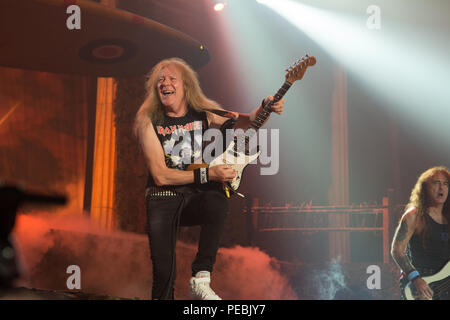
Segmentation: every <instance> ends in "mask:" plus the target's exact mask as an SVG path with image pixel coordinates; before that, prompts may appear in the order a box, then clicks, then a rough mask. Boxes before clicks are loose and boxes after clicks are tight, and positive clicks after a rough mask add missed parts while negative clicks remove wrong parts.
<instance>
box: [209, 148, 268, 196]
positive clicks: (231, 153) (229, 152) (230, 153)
mask: <svg viewBox="0 0 450 320" xmlns="http://www.w3.org/2000/svg"><path fill="white" fill-rule="evenodd" d="M235 145H236V143H235V141H232V142H231V143H230V144H229V145H228V147H227V149H226V150H225V151H224V153H222V154H221V155H220V156H218V157H217V158H215V159H214V160H213V161H211V162H210V164H209V167H214V166H217V165H220V164H227V165H229V166H231V167H232V168H233V169H234V170H236V172H237V174H236V177H235V178H234V179H233V181H232V182H231V183H230V186H231V187H232V188H233V190H237V189H238V188H239V185H240V184H241V178H242V172H243V171H244V169H245V167H246V166H247V165H248V164H249V163H251V162H253V161H254V160H256V159H258V157H259V155H260V154H261V151H260V150H258V151H257V152H256V153H254V154H251V155H247V154H245V152H244V150H238V151H235V150H234V149H235ZM258 149H259V148H258Z"/></svg>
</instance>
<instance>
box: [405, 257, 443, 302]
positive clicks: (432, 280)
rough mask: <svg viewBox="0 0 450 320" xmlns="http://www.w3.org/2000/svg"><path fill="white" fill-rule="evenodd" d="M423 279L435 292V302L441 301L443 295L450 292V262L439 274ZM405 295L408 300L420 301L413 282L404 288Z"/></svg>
mask: <svg viewBox="0 0 450 320" xmlns="http://www.w3.org/2000/svg"><path fill="white" fill-rule="evenodd" d="M422 279H423V280H425V282H426V283H427V284H428V286H429V287H430V288H431V290H433V292H434V294H433V300H435V299H439V296H440V294H441V293H443V292H445V291H449V290H450V261H449V262H447V264H446V265H445V266H444V267H443V268H442V269H441V270H440V271H439V272H436V273H435V274H433V275H431V276H428V277H423V278H422ZM403 294H404V296H405V298H406V300H417V299H418V295H417V292H416V288H415V287H414V284H413V283H412V282H411V281H410V282H408V284H407V285H406V286H405V287H404V288H403Z"/></svg>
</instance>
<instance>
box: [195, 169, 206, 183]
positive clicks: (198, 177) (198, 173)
mask: <svg viewBox="0 0 450 320" xmlns="http://www.w3.org/2000/svg"><path fill="white" fill-rule="evenodd" d="M208 171H209V170H208V168H198V169H195V170H194V183H196V184H205V183H208V181H209V172H208Z"/></svg>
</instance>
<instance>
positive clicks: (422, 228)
mask: <svg viewBox="0 0 450 320" xmlns="http://www.w3.org/2000/svg"><path fill="white" fill-rule="evenodd" d="M437 173H442V174H443V175H444V176H445V177H446V178H447V180H448V181H449V182H450V171H449V170H448V169H447V168H446V167H444V166H438V167H433V168H430V169H428V170H426V171H425V172H423V173H422V174H421V175H420V176H419V178H418V179H417V182H416V184H415V186H414V188H413V189H412V191H411V196H410V197H409V203H408V204H407V205H406V211H407V210H409V209H411V208H415V209H416V212H417V214H418V216H417V219H416V230H417V233H418V234H423V235H426V234H427V232H428V225H427V223H426V220H425V214H427V210H428V195H427V190H426V187H425V183H426V182H427V181H429V180H430V179H431V178H432V177H433V176H434V175H435V174H437ZM442 214H443V215H444V217H445V218H446V219H447V231H448V229H449V226H450V200H449V198H448V197H447V200H446V201H445V203H444V207H443V209H442Z"/></svg>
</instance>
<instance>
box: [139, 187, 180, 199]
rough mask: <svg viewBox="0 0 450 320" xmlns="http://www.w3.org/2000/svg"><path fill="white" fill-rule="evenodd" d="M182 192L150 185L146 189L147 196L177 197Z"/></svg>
mask: <svg viewBox="0 0 450 320" xmlns="http://www.w3.org/2000/svg"><path fill="white" fill-rule="evenodd" d="M179 195H180V193H178V192H176V191H173V190H169V189H163V188H158V187H148V188H147V189H146V190H145V198H147V197H177V196H179Z"/></svg>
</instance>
